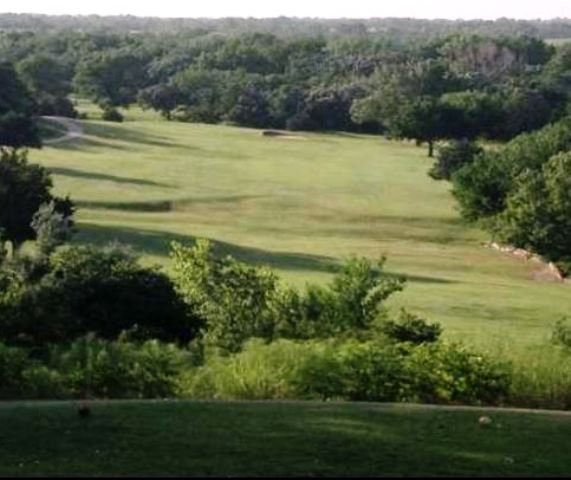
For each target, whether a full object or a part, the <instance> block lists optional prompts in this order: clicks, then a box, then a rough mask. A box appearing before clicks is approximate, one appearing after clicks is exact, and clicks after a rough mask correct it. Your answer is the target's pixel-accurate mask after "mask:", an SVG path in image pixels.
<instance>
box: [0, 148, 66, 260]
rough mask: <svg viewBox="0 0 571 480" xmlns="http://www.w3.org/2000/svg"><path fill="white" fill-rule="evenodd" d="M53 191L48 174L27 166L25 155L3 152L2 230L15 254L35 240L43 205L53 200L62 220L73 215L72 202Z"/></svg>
mask: <svg viewBox="0 0 571 480" xmlns="http://www.w3.org/2000/svg"><path fill="white" fill-rule="evenodd" d="M51 189H52V180H51V177H50V175H49V172H48V171H47V170H46V169H45V168H43V167H41V166H40V165H34V164H30V163H28V160H27V154H26V152H23V151H1V152H0V231H2V232H3V234H4V238H5V239H6V240H9V241H10V242H11V243H12V245H13V248H14V251H16V250H17V249H18V247H19V246H20V245H21V244H22V243H23V242H24V241H26V240H33V239H35V238H36V232H35V231H34V229H33V228H32V225H31V224H32V220H33V218H34V214H35V213H36V212H37V211H38V210H39V208H40V206H41V205H43V204H46V203H50V202H52V201H53V202H54V210H55V211H56V212H58V213H59V214H61V215H62V216H63V218H66V219H70V218H71V216H72V215H73V210H74V208H73V204H72V202H71V200H70V199H69V198H64V199H62V198H58V197H54V196H53V195H52V193H51Z"/></svg>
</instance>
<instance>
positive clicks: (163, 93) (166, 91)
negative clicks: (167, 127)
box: [137, 84, 180, 120]
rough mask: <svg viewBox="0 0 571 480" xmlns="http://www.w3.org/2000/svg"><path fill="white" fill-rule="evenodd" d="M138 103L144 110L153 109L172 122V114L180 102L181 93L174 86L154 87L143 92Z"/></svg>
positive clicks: (162, 85)
mask: <svg viewBox="0 0 571 480" xmlns="http://www.w3.org/2000/svg"><path fill="white" fill-rule="evenodd" d="M137 101H138V102H139V104H140V105H141V106H142V107H143V108H152V109H153V110H156V111H158V112H160V113H161V115H162V116H163V117H165V118H166V119H167V120H171V118H172V112H173V110H175V109H176V107H177V106H178V104H179V101H180V92H179V90H178V89H177V88H176V87H175V86H174V85H169V84H158V85H153V86H151V87H147V88H145V89H143V90H141V91H140V92H139V95H138V96H137Z"/></svg>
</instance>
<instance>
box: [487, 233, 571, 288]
mask: <svg viewBox="0 0 571 480" xmlns="http://www.w3.org/2000/svg"><path fill="white" fill-rule="evenodd" d="M485 246H486V247H488V248H492V249H494V250H497V251H499V252H502V253H505V254H508V255H511V256H513V257H516V258H521V259H523V260H525V261H532V262H535V263H538V264H540V265H541V266H542V267H543V268H542V270H541V271H538V272H535V273H534V275H533V276H534V278H535V279H536V280H547V281H556V282H564V281H566V279H565V275H564V274H563V272H562V271H561V270H560V269H559V267H558V266H557V265H556V264H555V263H553V262H549V261H547V260H545V259H544V258H543V257H541V256H540V255H537V254H535V253H532V252H530V251H528V250H524V249H523V248H516V247H513V246H511V245H500V244H499V243H496V242H491V243H487V244H485Z"/></svg>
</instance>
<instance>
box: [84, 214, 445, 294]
mask: <svg viewBox="0 0 571 480" xmlns="http://www.w3.org/2000/svg"><path fill="white" fill-rule="evenodd" d="M79 227H80V232H79V235H78V237H77V240H78V241H79V242H81V243H89V244H95V245H106V244H108V243H110V242H119V243H122V244H126V245H130V246H131V247H132V248H133V250H134V251H135V252H137V253H139V254H147V255H156V256H161V257H168V255H169V251H170V243H171V242H173V241H176V242H179V243H182V244H185V245H191V244H193V243H194V242H195V241H196V239H197V238H198V237H195V236H192V235H181V234H177V233H172V232H162V231H158V230H149V229H138V228H129V227H121V226H104V225H96V224H90V223H81V224H80V225H79ZM209 240H211V241H212V243H213V245H214V249H215V251H216V252H217V253H218V254H220V255H232V256H233V257H235V258H236V259H238V260H241V261H243V262H247V263H254V264H257V265H268V266H269V267H271V268H275V269H280V270H295V271H308V272H320V273H335V272H338V271H339V268H340V266H341V262H340V261H339V260H338V259H335V258H333V257H328V256H324V255H311V254H307V253H296V252H279V251H271V250H265V249H262V248H255V247H246V246H243V245H237V244H234V243H229V242H223V241H220V240H216V239H209ZM384 274H385V276H386V277H388V278H404V279H405V280H407V281H410V282H420V283H436V284H447V283H456V282H455V281H452V280H447V279H443V278H438V277H427V276H422V275H406V274H401V273H397V272H391V271H385V272H384Z"/></svg>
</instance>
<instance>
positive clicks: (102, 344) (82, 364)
mask: <svg viewBox="0 0 571 480" xmlns="http://www.w3.org/2000/svg"><path fill="white" fill-rule="evenodd" d="M49 366H50V367H51V368H52V369H54V370H56V371H57V372H59V374H60V375H61V376H62V377H63V379H64V382H65V385H66V386H67V387H68V388H69V389H70V390H71V391H72V392H73V393H74V394H75V395H77V394H79V393H81V392H88V393H89V395H91V396H95V397H104V398H130V397H131V398H132V397H139V398H162V397H170V396H173V395H174V394H175V391H176V388H177V384H178V377H179V375H180V374H181V372H182V370H183V368H184V367H187V366H188V361H187V354H186V353H185V352H184V351H182V350H180V349H179V348H177V347H176V346H175V345H172V344H163V343H160V342H158V341H156V340H149V341H147V342H145V343H143V344H141V345H139V344H135V343H130V342H124V341H114V342H109V341H106V340H102V339H97V338H94V337H89V336H88V337H84V338H81V339H78V340H76V341H75V342H73V343H72V344H71V345H70V347H69V348H64V347H54V348H53V349H52V352H51V359H50V364H49Z"/></svg>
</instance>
